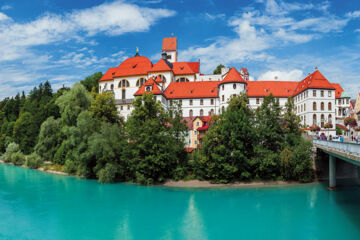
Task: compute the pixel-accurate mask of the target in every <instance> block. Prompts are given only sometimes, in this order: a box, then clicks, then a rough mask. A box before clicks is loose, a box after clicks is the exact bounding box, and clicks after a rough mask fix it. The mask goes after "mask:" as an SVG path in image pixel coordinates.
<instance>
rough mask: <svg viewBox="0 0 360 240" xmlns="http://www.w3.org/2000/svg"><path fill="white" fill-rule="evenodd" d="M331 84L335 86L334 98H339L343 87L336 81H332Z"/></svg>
mask: <svg viewBox="0 0 360 240" xmlns="http://www.w3.org/2000/svg"><path fill="white" fill-rule="evenodd" d="M332 85H333V87H334V88H335V98H340V97H341V93H342V92H343V91H344V89H343V88H342V87H341V86H340V84H338V83H333V84H332Z"/></svg>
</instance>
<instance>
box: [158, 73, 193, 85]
mask: <svg viewBox="0 0 360 240" xmlns="http://www.w3.org/2000/svg"><path fill="white" fill-rule="evenodd" d="M158 77H160V79H161V80H162V82H163V83H166V77H165V76H164V75H162V74H160V75H158ZM188 81H189V80H188Z"/></svg>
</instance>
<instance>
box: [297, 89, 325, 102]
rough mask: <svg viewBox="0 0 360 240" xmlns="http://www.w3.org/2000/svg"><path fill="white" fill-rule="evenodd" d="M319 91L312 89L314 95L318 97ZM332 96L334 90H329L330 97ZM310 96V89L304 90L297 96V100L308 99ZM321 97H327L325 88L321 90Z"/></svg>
mask: <svg viewBox="0 0 360 240" xmlns="http://www.w3.org/2000/svg"><path fill="white" fill-rule="evenodd" d="M317 92H318V90H312V96H313V97H316V96H317ZM331 96H332V92H331V91H330V90H329V91H328V97H331ZM308 97H309V92H308V91H305V92H302V93H301V94H299V95H297V96H296V97H295V100H294V101H295V102H299V101H301V100H303V99H306V98H308ZM320 97H325V91H324V90H320Z"/></svg>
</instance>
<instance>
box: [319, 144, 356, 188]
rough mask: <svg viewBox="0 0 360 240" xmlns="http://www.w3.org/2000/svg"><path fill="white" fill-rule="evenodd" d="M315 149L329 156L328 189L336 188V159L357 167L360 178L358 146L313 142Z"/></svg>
mask: <svg viewBox="0 0 360 240" xmlns="http://www.w3.org/2000/svg"><path fill="white" fill-rule="evenodd" d="M313 144H314V146H315V147H316V148H318V149H321V150H322V151H323V152H325V153H327V154H328V155H329V188H330V189H334V188H335V187H336V165H335V164H336V159H340V160H343V161H346V162H349V163H351V164H354V165H356V166H358V176H359V177H360V144H356V143H350V142H333V141H324V140H317V139H316V140H313Z"/></svg>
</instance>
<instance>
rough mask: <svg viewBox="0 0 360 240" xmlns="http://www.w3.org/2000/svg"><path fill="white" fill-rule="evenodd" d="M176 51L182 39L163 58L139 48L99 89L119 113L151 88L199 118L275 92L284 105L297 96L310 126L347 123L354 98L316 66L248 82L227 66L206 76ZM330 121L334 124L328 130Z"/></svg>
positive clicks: (171, 41)
mask: <svg viewBox="0 0 360 240" xmlns="http://www.w3.org/2000/svg"><path fill="white" fill-rule="evenodd" d="M177 55H178V51H177V39H176V38H175V37H171V38H164V39H163V46H162V53H161V58H160V60H159V61H157V62H156V63H152V62H151V61H150V60H149V59H148V58H147V57H144V56H140V55H139V53H138V52H137V53H136V55H135V56H134V57H131V58H128V59H126V60H125V61H123V62H122V63H121V64H120V65H119V66H118V67H114V68H110V69H109V70H108V71H107V72H106V73H105V74H104V76H103V77H102V78H101V80H100V81H99V91H100V92H102V91H112V92H113V93H114V95H115V100H116V104H117V107H118V111H119V114H120V115H121V116H123V117H124V118H125V119H126V118H127V117H128V116H129V115H130V113H131V111H132V108H133V107H132V105H131V103H132V102H133V101H134V98H135V97H136V96H139V95H142V94H143V93H145V92H152V93H153V94H154V95H155V96H156V99H157V100H158V101H160V102H161V103H162V105H163V106H164V107H165V108H166V107H168V106H169V105H170V101H178V102H179V103H180V104H181V106H182V113H183V116H184V117H187V118H194V119H195V117H196V116H200V117H203V116H210V115H213V114H219V113H221V111H223V110H224V109H225V108H226V107H227V105H228V100H229V99H230V97H231V96H232V95H237V94H240V93H243V92H246V93H247V95H248V97H249V105H250V106H251V107H252V108H254V109H255V108H257V107H258V106H260V105H261V103H262V101H263V98H264V96H267V95H270V94H272V95H274V96H275V97H276V98H278V99H279V101H280V105H281V106H285V103H286V101H287V99H288V97H292V98H294V101H295V105H296V113H297V115H298V116H300V118H301V122H302V124H303V125H304V126H305V127H308V126H311V125H317V126H320V127H322V131H327V132H330V133H331V134H335V124H343V119H344V118H345V117H346V116H347V114H348V112H349V107H350V104H349V100H350V97H349V96H348V95H347V94H346V93H345V92H344V90H343V89H342V88H341V86H340V85H339V84H333V83H330V82H329V81H328V80H327V79H326V78H325V77H324V76H323V75H322V74H321V73H320V71H319V70H317V69H316V71H315V72H313V73H312V74H309V75H308V76H307V77H306V78H304V79H303V80H301V81H299V82H294V81H277V80H276V79H275V80H272V81H249V73H248V72H247V70H246V69H245V68H242V69H241V70H240V72H239V71H238V70H236V68H231V69H227V68H223V69H222V70H221V74H211V75H205V74H201V73H200V62H178V61H177V60H178V59H177ZM265 80H267V79H265ZM326 123H332V124H333V127H332V128H331V129H326V130H325V129H323V127H324V125H325V124H326ZM330 133H329V134H330Z"/></svg>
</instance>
